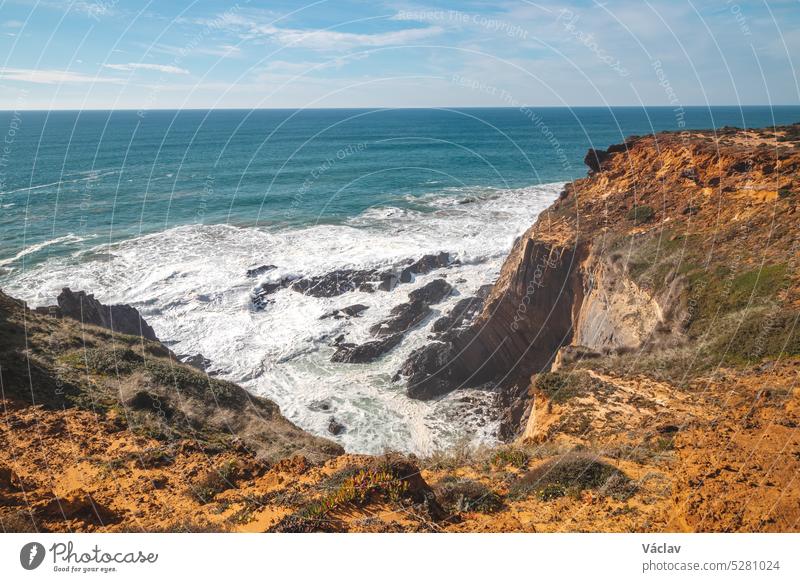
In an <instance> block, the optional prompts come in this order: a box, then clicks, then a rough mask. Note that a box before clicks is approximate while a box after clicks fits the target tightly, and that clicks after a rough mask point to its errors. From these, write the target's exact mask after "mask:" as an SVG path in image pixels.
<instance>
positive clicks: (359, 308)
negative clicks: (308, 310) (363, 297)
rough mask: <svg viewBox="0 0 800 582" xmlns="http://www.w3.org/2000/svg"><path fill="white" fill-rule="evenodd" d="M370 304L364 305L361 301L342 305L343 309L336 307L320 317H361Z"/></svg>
mask: <svg viewBox="0 0 800 582" xmlns="http://www.w3.org/2000/svg"><path fill="white" fill-rule="evenodd" d="M367 309H369V307H368V306H366V305H362V304H361V303H356V304H355V305H348V306H347V307H342V308H341V309H334V310H333V311H331V312H330V313H326V314H325V315H323V316H322V317H320V319H328V318H333V319H344V318H348V317H361V314H362V313H364V312H365V311H366V310H367Z"/></svg>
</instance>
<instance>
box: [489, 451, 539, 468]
mask: <svg viewBox="0 0 800 582" xmlns="http://www.w3.org/2000/svg"><path fill="white" fill-rule="evenodd" d="M530 459H531V457H530V455H529V454H528V453H526V452H525V451H523V450H522V449H518V448H516V447H501V448H499V449H498V450H497V451H495V453H494V454H493V455H492V460H491V464H492V465H494V466H496V467H507V466H509V465H510V466H512V467H516V468H517V469H524V468H526V467H527V466H528V462H529V461H530Z"/></svg>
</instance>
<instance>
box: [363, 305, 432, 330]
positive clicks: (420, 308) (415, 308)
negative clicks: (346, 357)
mask: <svg viewBox="0 0 800 582" xmlns="http://www.w3.org/2000/svg"><path fill="white" fill-rule="evenodd" d="M389 313H390V314H391V317H390V318H389V319H385V320H383V321H381V322H379V323H376V324H375V325H373V326H372V327H371V328H370V330H369V331H370V333H371V334H373V335H377V336H386V335H394V334H398V333H403V332H406V331H408V330H409V329H411V328H412V327H414V326H416V325H418V324H419V323H420V322H422V320H424V319H425V318H426V317H427V316H428V315H429V314H430V313H431V308H430V307H428V304H427V303H425V302H424V301H410V302H408V303H401V304H400V305H396V306H395V307H393V308H392V310H391V311H390V312H389Z"/></svg>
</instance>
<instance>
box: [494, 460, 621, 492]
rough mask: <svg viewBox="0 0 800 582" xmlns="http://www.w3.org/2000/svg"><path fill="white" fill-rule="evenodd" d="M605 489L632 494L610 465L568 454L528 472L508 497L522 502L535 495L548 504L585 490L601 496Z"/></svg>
mask: <svg viewBox="0 0 800 582" xmlns="http://www.w3.org/2000/svg"><path fill="white" fill-rule="evenodd" d="M607 486H609V487H610V486H613V489H614V494H616V495H618V494H619V492H620V491H621V490H622V489H624V488H627V490H628V491H629V493H630V494H633V491H635V487H634V485H633V484H632V483H631V480H630V479H629V478H628V477H627V476H626V475H625V474H624V473H623V472H622V471H620V470H619V469H617V468H616V467H614V466H613V465H610V464H608V463H606V462H603V461H600V460H599V459H598V458H596V457H595V456H593V455H589V454H586V453H579V452H571V453H567V454H565V455H562V456H560V457H555V458H552V459H549V460H547V461H545V462H543V463H541V464H540V465H539V466H538V467H535V468H534V469H532V470H530V471H528V472H527V473H526V474H525V475H523V476H522V477H520V479H518V480H517V481H516V482H515V483H513V484H512V486H511V491H510V494H509V496H510V497H511V498H513V499H524V498H525V497H528V496H530V495H536V496H537V497H539V498H540V499H542V500H544V501H548V500H550V499H556V498H558V497H563V496H564V495H567V494H575V495H578V494H580V492H581V491H583V490H584V489H600V490H601V492H602V491H603V488H604V487H607ZM606 493H607V494H610V493H608V492H606ZM629 496H630V495H629Z"/></svg>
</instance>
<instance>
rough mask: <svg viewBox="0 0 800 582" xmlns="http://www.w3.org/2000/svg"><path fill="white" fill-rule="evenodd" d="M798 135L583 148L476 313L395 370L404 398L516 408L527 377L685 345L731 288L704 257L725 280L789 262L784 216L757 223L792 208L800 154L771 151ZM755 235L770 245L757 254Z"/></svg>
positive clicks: (452, 320) (635, 140)
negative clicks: (577, 164)
mask: <svg viewBox="0 0 800 582" xmlns="http://www.w3.org/2000/svg"><path fill="white" fill-rule="evenodd" d="M793 127H794V126H793ZM795 134H796V131H795V130H794V129H793V128H777V129H776V130H775V131H774V132H770V131H762V132H759V131H749V132H740V131H737V130H729V131H724V132H720V133H719V134H716V135H715V134H713V133H711V132H694V133H691V134H689V133H687V134H685V135H684V134H667V133H664V134H658V135H656V136H648V137H631V138H629V139H627V140H626V141H625V143H622V144H618V145H612V146H610V147H609V148H607V149H606V150H599V149H593V150H590V151H589V152H588V153H587V155H586V159H585V162H586V164H587V165H588V166H589V169H590V173H589V176H588V177H587V178H584V179H580V180H576V181H575V182H572V183H570V184H568V185H567V186H566V187H565V189H564V191H563V192H562V193H561V195H560V197H559V199H558V200H556V201H555V203H554V204H553V205H552V206H551V207H550V208H548V209H547V210H546V211H545V212H543V213H542V214H541V215H540V217H539V219H538V220H537V222H536V224H534V225H533V226H532V227H531V228H530V229H529V230H528V231H527V232H526V233H525V234H523V235H522V236H521V237H520V238H519V240H518V241H517V242H516V243H515V245H514V248H513V250H512V251H511V253H510V255H509V257H508V258H507V259H506V262H505V264H504V265H503V268H502V271H501V275H500V277H499V279H498V281H497V282H496V284H495V285H494V288H493V289H492V292H491V294H490V295H489V296H488V297H487V299H486V300H485V303H484V305H483V306H482V307H481V308H480V313H479V314H478V315H477V316H474V318H473V319H472V321H471V323H468V324H467V325H466V326H465V325H464V323H463V322H460V321H459V317H458V313H459V312H461V310H468V309H470V308H469V306H468V303H467V302H464V303H463V304H459V305H458V306H457V308H456V309H454V310H453V314H452V317H448V318H442V319H441V321H440V322H437V323H436V324H435V325H434V331H435V332H439V333H438V334H435V335H434V336H433V337H432V340H433V341H432V342H431V343H430V344H428V345H426V346H423V347H422V348H420V349H418V350H416V351H415V352H413V353H412V354H411V356H410V357H409V358H408V360H407V361H406V362H405V363H404V364H403V366H402V367H401V369H400V370H399V372H398V376H397V377H398V378H401V379H404V380H405V381H406V382H407V385H408V386H407V391H408V394H409V396H411V397H413V398H422V399H428V398H434V397H436V396H439V395H441V394H444V393H447V392H449V391H451V390H454V389H456V388H458V387H466V386H478V385H482V384H484V383H487V382H491V383H494V384H495V385H497V386H499V387H500V391H501V393H504V391H510V393H509V394H508V395H507V396H509V398H508V399H507V400H508V401H509V403H511V402H513V403H514V404H513V407H514V408H515V410H517V411H518V410H519V409H525V408H526V406H522V405H521V404H524V402H525V400H526V399H527V398H529V396H528V394H527V390H526V389H525V388H526V387H527V386H528V384H529V378H530V376H531V375H532V374H537V373H539V372H542V371H547V370H549V369H550V367H551V365H552V364H553V363H554V361H556V359H558V365H562V364H563V362H564V361H571V362H575V361H578V360H579V359H581V358H584V357H586V358H594V357H601V356H604V355H608V354H623V353H629V352H633V351H644V352H647V353H653V352H655V351H657V350H659V349H665V348H679V347H680V346H682V345H685V344H686V342H688V341H692V339H693V337H695V333H696V332H695V333H693V332H692V329H691V327H692V326H695V327H696V323H693V322H696V321H698V320H699V319H702V318H703V317H709V318H710V317H713V315H714V307H715V301H716V299H715V297H716V295H719V294H720V292H722V293H726V292H728V291H729V290H731V289H734V288H735V282H734V279H733V278H731V280H730V281H728V282H724V283H718V282H716V281H715V280H713V278H712V280H711V281H710V282H709V281H708V275H709V273H711V272H712V271H710V269H711V267H709V257H711V259H713V262H714V263H715V264H716V265H717V266H715V267H714V269H717V272H720V273H724V272H729V271H730V270H731V265H737V263H739V262H741V260H742V259H741V257H749V255H753V254H754V252H755V251H756V250H757V249H759V248H760V250H761V252H762V254H763V256H762V257H761V258H760V259H759V260H755V259H753V260H751V259H750V258H747V259H746V265H745V266H747V267H748V268H749V269H754V268H756V267H757V266H758V264H773V265H776V266H775V267H774V269H776V271H775V272H780V269H781V268H782V267H780V263H781V262H784V261H786V256H787V253H788V254H791V252H789V251H788V250H787V249H789V248H790V247H791V240H790V238H789V237H790V236H791V235H790V234H789V233H790V230H791V227H790V226H789V224H791V222H792V221H791V220H790V219H786V218H782V219H781V220H780V221H778V222H777V223H775V224H778V225H779V226H778V227H777V228H776V227H775V225H774V224H773V225H770V224H764V221H765V220H766V218H765V217H766V216H767V215H770V213H772V212H773V209H770V210H769V211H767V210H765V209H763V208H762V206H763V205H764V204H773V205H775V208H776V209H777V210H776V211H779V212H781V213H785V214H787V216H788V215H789V214H792V213H794V212H795V210H796V208H797V206H796V194H795V192H796V190H797V179H796V178H792V177H791V176H793V175H796V170H797V168H798V166H799V164H798V160H797V155H796V153H794V152H793V150H792V149H791V147H790V146H789V145H785V146H780V147H779V148H778V150H777V155H776V156H771V155H770V154H769V151H768V150H769V147H771V146H770V144H774V143H775V140H777V142H778V143H781V142H785V141H791V139H793V138H792V137H791V136H794V135H795ZM793 172H794V174H793ZM781 192H782V193H783V194H781ZM755 232H769V233H772V234H773V238H772V239H770V240H769V243H768V244H767V243H766V241H765V243H764V245H765V246H761V247H759V246H758V244H756V246H752V245H753V244H754V243H753V240H754V236H753V234H752V233H755ZM721 233H724V234H721ZM775 237H777V241H776V239H775ZM704 240H705V241H709V244H711V243H712V242H713V244H714V246H713V250H710V251H709V255H708V256H702V254H701V252H702V251H701V249H702V246H701V244H700V243H701V242H702V241H704ZM737 240H741V241H744V240H747V241H748V242H746V243H745V246H744V247H743V246H742V245H741V244H737V242H736V241H737ZM779 249H783V251H781V250H779ZM737 268H740V269H741V268H742V267H738V265H737ZM731 277H735V275H733V276H731ZM748 277H750V278H748ZM759 277H761V275H760V274H759V272H758V271H757V270H756V271H753V272H752V273H751V274H748V275H742V277H741V278H740V279H739V280H740V281H741V284H743V285H748V284H749V285H750V286H751V287H752V286H753V285H754V284H755V283H754V282H755V281H757V280H759ZM751 280H752V282H751ZM709 294H710V295H711V297H709V298H708V299H706V298H705V297H706V296H709ZM693 295H694V296H693ZM736 297H738V299H737V300H736V301H735V302H732V301H730V300H729V301H728V302H727V303H723V304H721V305H719V310H721V312H725V310H726V309H727V310H730V309H731V308H732V307H733V306H735V305H738V306H740V307H744V306H746V305H747V304H748V303H747V298H748V297H749V295H748V293H747V292H744V291H743V292H742V293H741V294H740V295H737V296H736ZM467 319H468V320H469V318H467ZM766 324H769V322H766ZM449 327H452V330H451V331H450V332H448V333H442V332H443V331H444V330H445V329H447V328H449ZM721 329H723V328H721V327H719V326H717V327H716V328H713V329H712V330H713V331H714V334H716V333H717V332H718V331H719V330H721ZM712 335H713V334H712ZM753 335H755V336H758V335H759V334H758V333H757V332H756V333H754V334H753ZM761 335H762V336H763V335H764V332H763V331H762V332H761ZM568 349H571V350H572V351H565V350H568ZM762 351H763V350H762ZM501 397H503V394H501ZM509 407H512V404H508V405H507V408H509ZM511 416H512V417H514V418H516V417H518V416H519V414H518V412H515V413H514V414H512V415H511ZM523 416H524V414H523ZM513 422H514V423H515V424H517V425H518V424H519V423H518V422H517V420H514V421H513Z"/></svg>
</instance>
